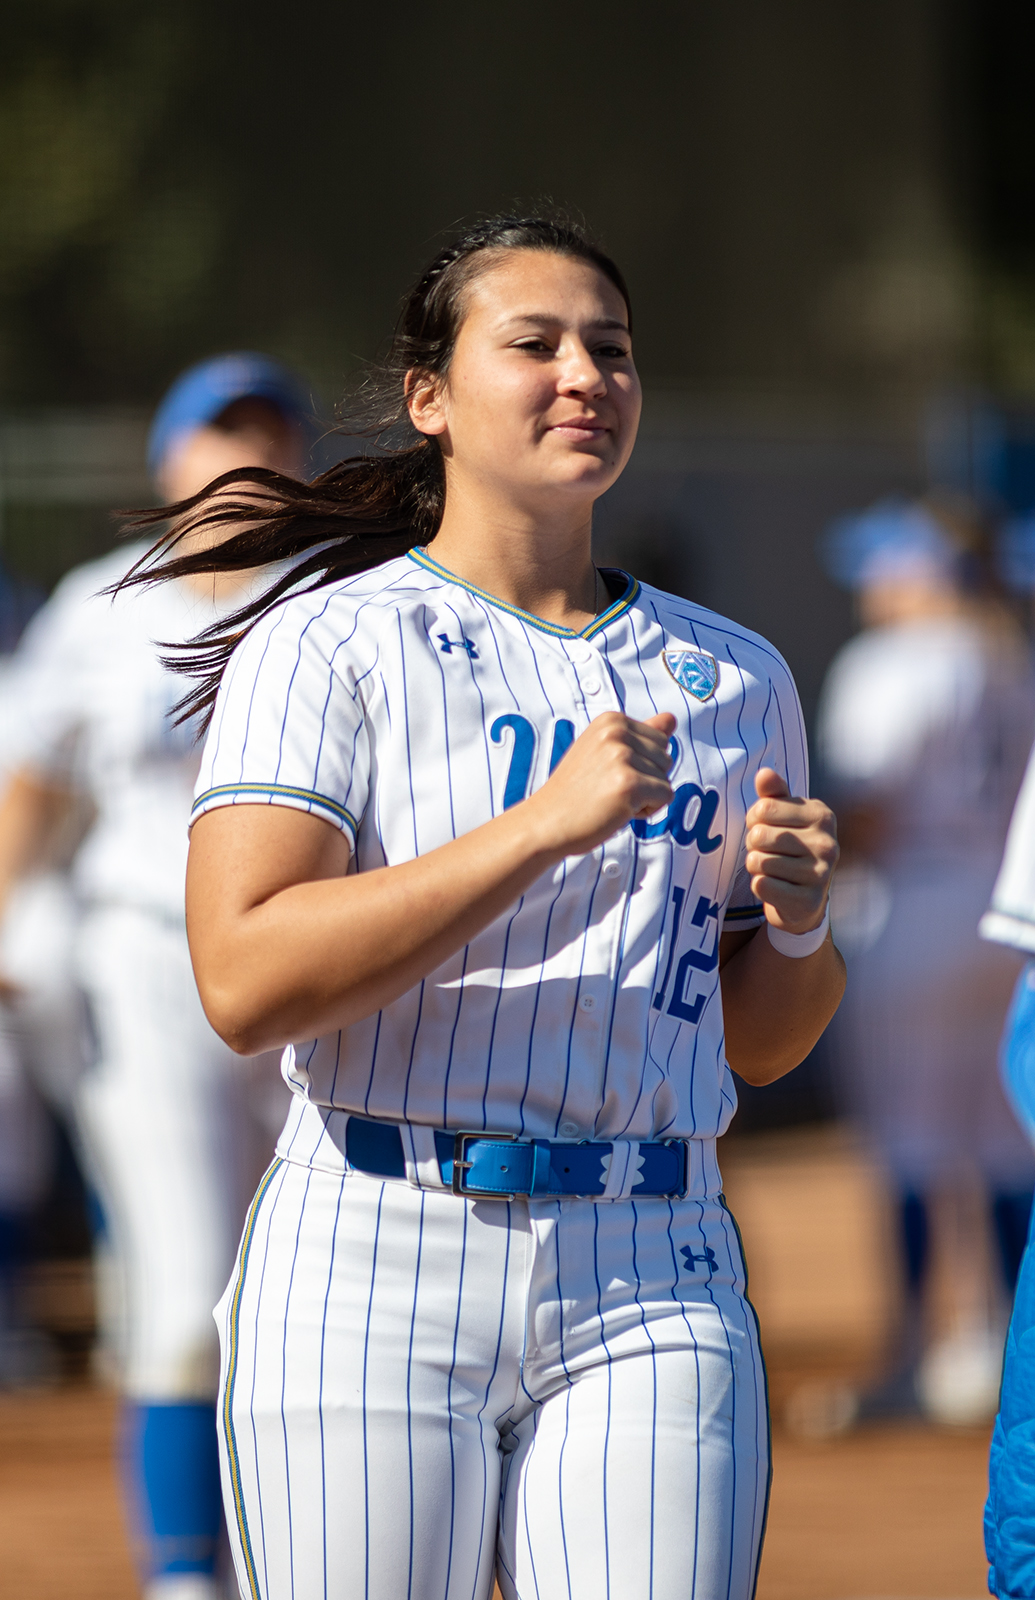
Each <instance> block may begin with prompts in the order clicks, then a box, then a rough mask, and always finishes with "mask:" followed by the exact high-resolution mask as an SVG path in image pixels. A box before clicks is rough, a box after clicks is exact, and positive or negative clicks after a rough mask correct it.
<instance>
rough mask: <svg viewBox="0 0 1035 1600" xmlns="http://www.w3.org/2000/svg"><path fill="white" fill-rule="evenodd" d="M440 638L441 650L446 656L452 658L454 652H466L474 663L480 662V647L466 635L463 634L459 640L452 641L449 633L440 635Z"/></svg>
mask: <svg viewBox="0 0 1035 1600" xmlns="http://www.w3.org/2000/svg"><path fill="white" fill-rule="evenodd" d="M438 637H439V640H440V644H439V649H440V650H441V651H442V654H443V655H444V656H451V655H452V654H453V651H454V650H466V651H467V654H468V655H469V656H470V658H471V660H472V661H477V660H478V646H477V645H476V644H475V642H474V640H473V639H468V638H467V636H466V634H461V635H460V637H459V639H451V638H450V637H449V635H448V634H447V633H440V634H439V636H438Z"/></svg>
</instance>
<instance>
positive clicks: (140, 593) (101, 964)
mask: <svg viewBox="0 0 1035 1600" xmlns="http://www.w3.org/2000/svg"><path fill="white" fill-rule="evenodd" d="M140 553H141V547H134V548H132V549H122V550H119V551H117V552H116V553H115V554H113V555H111V556H107V557H105V558H103V559H102V560H100V561H97V562H93V563H91V564H90V565H88V566H86V567H81V568H79V569H78V570H77V571H75V572H73V573H71V574H70V575H69V576H68V577H67V578H66V579H65V580H64V581H63V582H62V583H61V585H60V586H59V588H58V589H57V591H56V593H55V595H54V597H53V598H52V600H51V601H50V602H49V604H48V605H47V606H45V607H44V609H43V611H42V612H41V613H40V614H39V615H38V617H37V618H36V619H35V621H34V622H33V624H32V625H31V627H30V628H29V630H28V633H27V635H26V639H25V642H24V644H23V647H22V650H21V652H20V656H19V664H18V667H17V668H16V675H15V677H14V680H13V682H12V685H11V688H12V692H13V693H14V694H15V696H16V697H17V709H16V712H15V714H14V715H13V716H12V727H11V739H10V745H11V749H10V751H9V754H8V760H9V764H10V766H12V767H15V766H25V767H28V768H30V769H31V770H33V771H34V772H35V773H37V774H38V775H39V776H40V778H42V779H43V780H44V781H51V782H53V783H54V784H55V785H57V786H68V787H72V788H83V789H85V791H86V793H87V794H88V796H89V799H90V801H91V803H92V805H93V808H94V811H95V820H94V822H93V825H92V827H91V828H90V830H89V832H88V833H87V836H86V838H85V840H84V842H83V844H82V846H81V848H80V849H79V851H78V854H77V856H76V859H75V862H74V866H73V884H74V889H75V894H76V898H77V902H78V907H79V916H80V921H79V927H78V933H77V938H76V945H77V957H76V965H77V969H78V973H79V978H80V981H81V983H82V985H83V989H84V991H85V994H86V996H87V999H88V1002H89V1011H90V1017H91V1022H92V1028H93V1032H94V1035H95V1059H94V1061H93V1063H92V1065H91V1066H90V1068H89V1070H88V1072H87V1073H86V1076H85V1078H84V1081H83V1084H82V1087H81V1090H80V1092H79V1095H78V1109H79V1115H80V1123H81V1129H82V1137H83V1140H84V1144H85V1146H86V1150H87V1156H88V1161H89V1164H90V1166H91V1178H92V1179H93V1181H94V1182H95V1184H96V1186H97V1188H98V1190H99V1193H100V1196H101V1201H102V1205H103V1208H104V1212H105V1217H106V1222H107V1225H108V1228H109V1230H110V1233H111V1236H112V1244H113V1247H114V1254H115V1258H116V1259H117V1261H118V1263H119V1267H120V1275H121V1278H122V1294H123V1296H124V1302H123V1304H124V1311H125V1326H124V1329H123V1334H122V1341H121V1343H122V1349H121V1352H120V1358H121V1361H120V1364H121V1366H122V1373H121V1376H122V1379H123V1383H124V1387H125V1388H126V1390H127V1392H128V1393H129V1394H131V1395H138V1396H142V1397H146V1398H147V1399H148V1400H149V1401H152V1402H153V1401H155V1400H163V1399H164V1400H188V1399H193V1398H197V1399H208V1398H210V1397H211V1395H212V1394H213V1392H214V1388H215V1379H216V1353H215V1339H214V1332H213V1326H212V1306H213V1305H214V1303H215V1301H216V1299H217V1298H218V1296H219V1294H220V1292H221V1290H222V1287H223V1284H224V1283H225V1281H226V1274H227V1272H228V1270H229V1264H230V1262H231V1261H232V1259H233V1252H234V1247H235V1244H236V1240H237V1236H238V1232H239V1229H240V1224H241V1218H242V1216H243V1213H244V1208H245V1205H246V1203H247V1199H248V1196H249V1194H250V1192H251V1190H252V1188H253V1187H254V1184H255V1182H256V1179H257V1174H258V1173H259V1172H261V1170H262V1167H263V1165H264V1164H265V1162H266V1160H268V1157H269V1154H270V1151H271V1148H272V1142H273V1135H274V1133H275V1130H276V1128H277V1127H278V1126H279V1123H280V1121H281V1120H282V1117H283V1112H284V1091H283V1089H282V1086H281V1085H280V1083H279V1080H278V1078H277V1075H276V1071H275V1065H274V1063H273V1062H272V1060H271V1058H269V1057H265V1058H264V1057H260V1058H257V1059H256V1060H255V1061H242V1060H240V1059H239V1058H236V1057H235V1056H233V1054H232V1053H231V1052H230V1051H229V1050H228V1049H227V1047H226V1046H225V1045H224V1044H223V1043H222V1042H221V1041H220V1040H219V1039H218V1038H217V1036H216V1035H215V1033H214V1032H213V1031H212V1029H211V1028H210V1027H209V1025H208V1022H207V1021H206V1019H205V1017H204V1014H203V1012H202V1009H201V1005H200V1002H199V1000H198V996H197V991H196V988H195V984H194V979H193V974H192V971H191V965H190V957H189V953H188V950H187V941H186V932H185V927H184V905H183V891H184V870H185V864H186V856H187V818H188V815H189V811H190V803H191V794H192V789H193V785H194V779H195V775H196V773H197V768H198V760H199V756H198V752H197V750H196V748H195V746H194V742H193V737H194V736H193V732H192V730H190V729H184V728H179V729H177V728H174V727H173V726H172V725H171V723H170V720H169V718H168V715H167V713H168V711H169V709H170V708H171V706H172V705H173V704H174V703H175V701H176V700H177V699H178V698H179V696H180V695H181V694H182V692H183V681H184V680H182V679H180V678H177V677H175V676H174V675H173V674H171V673H169V672H168V671H166V670H165V669H164V668H163V667H162V666H161V664H160V662H159V660H158V649H157V648H156V644H155V641H159V643H160V642H161V641H175V640H180V639H184V638H186V637H187V636H189V635H190V634H193V633H195V632H197V631H198V630H199V629H201V628H202V627H204V626H205V625H206V624H207V623H209V622H211V621H212V620H214V619H215V617H216V616H217V615H218V614H219V613H218V612H217V609H216V607H214V606H213V604H212V603H211V602H207V601H206V600H205V599H204V598H202V597H200V596H198V595H196V594H195V593H193V592H192V591H190V590H189V589H187V588H186V587H183V586H180V585H175V584H163V585H162V586H160V587H158V588H155V589H147V590H140V589H134V590H130V591H128V592H126V593H124V594H121V595H119V596H117V597H116V598H115V599H112V598H111V597H110V596H107V595H104V594H101V593H99V591H100V590H102V589H104V588H105V587H106V586H108V585H110V584H112V583H114V582H116V581H117V580H118V579H119V578H120V577H121V576H122V574H123V573H124V572H125V571H126V570H127V569H128V567H129V566H130V565H131V563H132V562H133V560H134V559H136V557H137V556H138V555H139V554H140ZM227 609H229V607H227V606H224V607H223V610H224V611H225V610H227Z"/></svg>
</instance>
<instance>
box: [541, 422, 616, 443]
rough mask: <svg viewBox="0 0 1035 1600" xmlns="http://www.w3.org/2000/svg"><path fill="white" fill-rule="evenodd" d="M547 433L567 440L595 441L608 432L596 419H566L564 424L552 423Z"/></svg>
mask: <svg viewBox="0 0 1035 1600" xmlns="http://www.w3.org/2000/svg"><path fill="white" fill-rule="evenodd" d="M549 431H550V432H551V433H562V434H564V435H565V437H566V438H569V439H596V438H599V437H600V435H601V434H604V433H607V431H608V430H607V428H606V427H605V425H604V424H603V423H602V422H600V421H599V420H598V419H597V418H596V417H568V418H566V419H565V421H564V422H554V423H552V424H551V426H550V430H549Z"/></svg>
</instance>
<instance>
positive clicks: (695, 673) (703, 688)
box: [665, 650, 719, 700]
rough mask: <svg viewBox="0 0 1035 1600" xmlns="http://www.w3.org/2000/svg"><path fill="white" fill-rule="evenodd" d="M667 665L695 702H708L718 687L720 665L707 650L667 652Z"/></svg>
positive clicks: (681, 686)
mask: <svg viewBox="0 0 1035 1600" xmlns="http://www.w3.org/2000/svg"><path fill="white" fill-rule="evenodd" d="M665 665H666V667H667V668H668V670H669V672H671V674H672V676H673V677H674V678H675V680H676V682H677V683H678V685H679V687H680V688H681V689H685V690H686V692H687V694H692V695H693V697H694V699H695V700H707V699H708V697H709V696H710V695H713V694H714V693H715V690H716V688H717V687H718V682H719V663H718V662H717V661H716V659H715V657H714V656H710V655H709V654H708V652H707V651H706V650H666V651H665Z"/></svg>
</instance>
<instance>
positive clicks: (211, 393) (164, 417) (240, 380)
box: [147, 350, 313, 477]
mask: <svg viewBox="0 0 1035 1600" xmlns="http://www.w3.org/2000/svg"><path fill="white" fill-rule="evenodd" d="M244 399H255V400H266V401H268V402H269V404H270V405H272V406H276V408H277V410H278V411H280V412H282V413H283V415H284V416H285V417H286V418H287V420H288V421H289V422H291V423H293V424H294V425H295V426H296V427H297V428H299V429H300V431H301V432H303V433H304V434H306V435H311V434H312V431H313V416H312V404H311V401H310V399H309V397H308V395H307V394H306V393H305V391H304V389H303V388H302V385H301V383H300V381H299V379H298V378H297V377H296V376H295V374H294V373H293V372H291V371H290V369H289V368H287V367H285V366H282V365H281V363H280V362H279V361H274V360H273V358H272V357H271V356H264V355H259V354H258V353H257V352H255V351H253V350H237V351H234V352H232V353H231V354H229V355H223V356H213V357H212V359H211V360H209V361H201V362H199V363H198V365H197V366H194V367H188V369H187V371H186V372H183V373H181V374H180V376H179V377H178V378H177V379H176V381H175V383H174V384H173V385H172V387H171V388H170V389H169V390H168V392H167V393H166V395H165V397H164V399H163V400H162V401H161V402H160V404H159V406H158V409H157V411H156V412H155V414H154V417H153V419H152V422H151V431H150V433H149V434H148V440H147V465H148V470H149V471H150V473H151V475H152V477H157V475H158V473H159V471H160V470H161V466H162V463H163V461H164V460H165V458H166V456H167V455H168V453H169V450H170V448H171V447H172V445H173V444H174V443H175V442H176V440H177V439H179V438H180V437H182V435H183V434H185V433H190V432H192V431H193V430H194V429H195V428H203V427H204V426H205V425H206V423H209V422H214V421H215V419H216V417H218V416H219V415H220V413H221V412H223V411H225V410H226V408H227V406H229V405H233V403H234V401H235V400H244Z"/></svg>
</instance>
